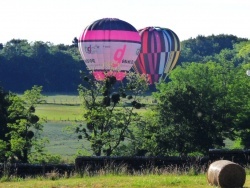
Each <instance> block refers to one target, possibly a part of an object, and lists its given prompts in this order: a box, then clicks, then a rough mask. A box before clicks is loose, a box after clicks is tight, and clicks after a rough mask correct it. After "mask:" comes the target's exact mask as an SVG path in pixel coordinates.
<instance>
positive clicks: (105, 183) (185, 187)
mask: <svg viewBox="0 0 250 188" xmlns="http://www.w3.org/2000/svg"><path fill="white" fill-rule="evenodd" d="M6 187H8V188H34V187H35V188H45V187H46V188H49V187H50V188H52V187H53V188H86V187H95V188H104V187H114V188H115V187H124V188H131V187H140V188H142V187H143V188H149V187H150V188H165V187H168V188H174V187H179V188H180V187H181V188H211V187H212V186H210V185H209V184H208V182H207V179H206V175H204V174H202V175H196V176H194V175H193V176H191V175H172V174H169V175H133V176H127V175H120V176H118V175H106V176H104V175H103V176H95V177H84V178H69V179H66V178H63V179H58V180H50V179H40V180H39V179H25V180H20V181H19V182H3V183H0V188H6ZM244 187H250V176H249V175H248V176H247V178H246V182H245V185H244Z"/></svg>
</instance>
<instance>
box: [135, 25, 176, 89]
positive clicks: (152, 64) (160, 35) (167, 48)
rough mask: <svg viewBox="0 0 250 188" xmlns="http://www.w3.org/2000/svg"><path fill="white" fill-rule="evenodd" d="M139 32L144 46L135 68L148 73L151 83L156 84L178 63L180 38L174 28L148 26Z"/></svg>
mask: <svg viewBox="0 0 250 188" xmlns="http://www.w3.org/2000/svg"><path fill="white" fill-rule="evenodd" d="M139 34H140V36H141V44H142V47H141V52H140V54H139V56H138V59H137V60H136V62H135V64H134V66H133V69H134V70H135V71H136V72H138V73H140V74H146V75H148V79H149V83H150V84H154V83H155V82H158V81H159V79H160V78H162V77H163V76H164V77H165V76H166V75H167V74H168V73H169V71H171V70H172V69H173V68H174V66H175V65H176V63H177V60H178V58H179V55H180V51H181V45H180V40H179V38H178V36H177V35H176V34H175V33H174V32H173V31H172V30H170V29H166V28H161V27H146V28H144V29H141V30H139Z"/></svg>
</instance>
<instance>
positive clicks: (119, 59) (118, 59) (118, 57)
mask: <svg viewBox="0 0 250 188" xmlns="http://www.w3.org/2000/svg"><path fill="white" fill-rule="evenodd" d="M125 51H126V45H124V46H123V48H119V49H117V50H116V52H115V55H114V60H115V61H116V63H113V65H112V66H113V67H118V66H119V64H120V63H121V62H122V58H123V56H124V53H125Z"/></svg>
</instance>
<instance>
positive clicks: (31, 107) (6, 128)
mask: <svg viewBox="0 0 250 188" xmlns="http://www.w3.org/2000/svg"><path fill="white" fill-rule="evenodd" d="M41 91H42V87H38V86H34V87H33V88H32V89H31V90H27V91H26V92H25V94H24V99H22V98H21V97H19V96H18V95H16V94H14V93H4V92H3V91H1V101H0V102H1V103H0V106H1V112H2V113H1V120H3V121H1V134H0V147H1V149H3V150H4V151H5V152H4V154H3V153H2V152H1V159H0V160H1V161H5V160H6V159H7V158H18V160H19V161H21V162H25V163H27V162H28V157H29V154H30V153H31V148H32V147H33V145H34V143H35V141H36V137H35V134H37V133H38V132H39V131H41V130H42V125H41V124H40V123H39V117H38V116H37V115H35V106H36V104H37V102H39V101H41V100H40V98H42V95H41V93H40V92H41ZM39 96H40V97H39Z"/></svg>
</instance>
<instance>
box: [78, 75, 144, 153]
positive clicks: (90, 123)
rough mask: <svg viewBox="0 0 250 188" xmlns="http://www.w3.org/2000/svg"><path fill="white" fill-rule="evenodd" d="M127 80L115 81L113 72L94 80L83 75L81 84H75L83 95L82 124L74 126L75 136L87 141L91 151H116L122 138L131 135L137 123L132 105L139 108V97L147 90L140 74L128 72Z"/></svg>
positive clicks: (125, 140)
mask: <svg viewBox="0 0 250 188" xmlns="http://www.w3.org/2000/svg"><path fill="white" fill-rule="evenodd" d="M126 78H127V80H128V81H127V82H126V83H125V84H123V82H120V81H119V82H118V81H117V80H116V78H115V77H114V76H107V78H106V79H105V80H104V81H96V80H95V79H94V78H93V77H91V76H86V75H85V76H84V82H86V84H85V85H81V86H80V87H79V94H80V97H82V98H83V107H84V110H83V111H84V114H83V117H84V122H85V123H84V124H80V125H79V126H77V128H76V133H78V138H79V139H82V138H85V140H84V141H86V140H87V141H89V142H90V144H91V149H92V152H93V154H94V155H96V156H101V155H106V156H110V155H112V154H114V153H118V151H117V150H119V149H120V147H121V145H123V143H124V142H128V141H129V140H131V139H133V130H134V127H136V125H137V124H139V123H140V121H141V120H140V116H139V115H138V113H136V112H135V109H140V108H141V106H142V104H141V102H140V97H142V95H143V94H144V93H145V92H146V91H147V89H148V87H147V80H146V78H145V77H144V76H141V75H138V74H135V73H130V74H127V76H126Z"/></svg>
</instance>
